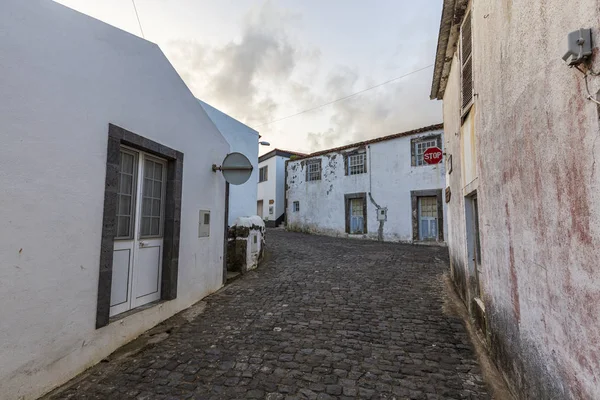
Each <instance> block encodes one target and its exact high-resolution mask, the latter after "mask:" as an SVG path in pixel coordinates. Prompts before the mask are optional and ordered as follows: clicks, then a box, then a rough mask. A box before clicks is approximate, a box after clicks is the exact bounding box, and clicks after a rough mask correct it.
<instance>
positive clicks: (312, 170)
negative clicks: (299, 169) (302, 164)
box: [306, 159, 321, 182]
mask: <svg viewBox="0 0 600 400" xmlns="http://www.w3.org/2000/svg"><path fill="white" fill-rule="evenodd" d="M306 180H307V181H309V182H310V181H320V180H321V159H318V160H310V161H307V163H306Z"/></svg>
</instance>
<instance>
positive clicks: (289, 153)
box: [258, 149, 306, 162]
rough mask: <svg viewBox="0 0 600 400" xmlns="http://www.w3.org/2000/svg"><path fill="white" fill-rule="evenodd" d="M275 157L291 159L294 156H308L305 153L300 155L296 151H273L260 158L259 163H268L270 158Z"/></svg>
mask: <svg viewBox="0 0 600 400" xmlns="http://www.w3.org/2000/svg"><path fill="white" fill-rule="evenodd" d="M275 156H281V157H286V158H290V157H292V156H297V157H304V156H306V154H305V153H298V152H296V151H289V150H281V149H273V150H271V151H270V152H268V153H265V154H263V155H262V156H260V157H258V162H263V161H266V160H268V159H269V158H272V157H275Z"/></svg>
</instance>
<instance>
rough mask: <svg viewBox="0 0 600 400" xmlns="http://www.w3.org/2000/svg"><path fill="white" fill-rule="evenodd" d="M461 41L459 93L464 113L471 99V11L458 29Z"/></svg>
mask: <svg viewBox="0 0 600 400" xmlns="http://www.w3.org/2000/svg"><path fill="white" fill-rule="evenodd" d="M460 43H461V67H462V68H461V79H462V82H461V93H462V99H461V100H462V104H461V105H462V112H463V113H464V112H465V111H466V109H467V107H469V106H470V105H471V101H472V100H473V57H472V56H473V38H472V25H471V12H470V11H469V13H467V15H466V16H465V20H464V21H463V25H462V27H461V29H460Z"/></svg>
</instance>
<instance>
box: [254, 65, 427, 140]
mask: <svg viewBox="0 0 600 400" xmlns="http://www.w3.org/2000/svg"><path fill="white" fill-rule="evenodd" d="M431 67H433V64H430V65H428V66H426V67H423V68H419V69H417V70H414V71H412V72H409V73H407V74H404V75H401V76H397V77H395V78H392V79H390V80H387V81H385V82H382V83H379V84H377V85H375V86H371V87H368V88H366V89H363V90H360V91H358V92H354V93H352V94H349V95H347V96H344V97H340V98H339V99H335V100H332V101H330V102H327V103H324V104H321V105H318V106H316V107H312V108H309V109H307V110H303V111H299V112H297V113H295V114H292V115H288V116H286V117H282V118H279V119H275V120H273V121H270V122H266V123H264V124H261V125H256V127H257V128H259V127H261V126H266V125H270V124H274V123H275V122H279V121H283V120H285V119H288V118H292V117H296V116H298V115H301V114H305V113H307V112H311V111H315V110H318V109H319V108H323V107H326V106H329V105H331V104H334V103H337V102H340V101H343V100H346V99H349V98H351V97H354V96H358V95H359V94H362V93H365V92H368V91H369V90H373V89H376V88H378V87H381V86H383V85H387V84H388V83H392V82H394V81H397V80H398V79H402V78H406V77H407V76H409V75H412V74H416V73H417V72H421V71H423V70H426V69H427V68H431Z"/></svg>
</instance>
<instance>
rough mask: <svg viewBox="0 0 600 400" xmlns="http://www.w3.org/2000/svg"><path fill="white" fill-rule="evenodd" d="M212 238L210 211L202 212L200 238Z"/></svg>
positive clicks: (199, 227)
mask: <svg viewBox="0 0 600 400" xmlns="http://www.w3.org/2000/svg"><path fill="white" fill-rule="evenodd" d="M209 236H210V211H208V210H200V221H199V222H198V237H209Z"/></svg>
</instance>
